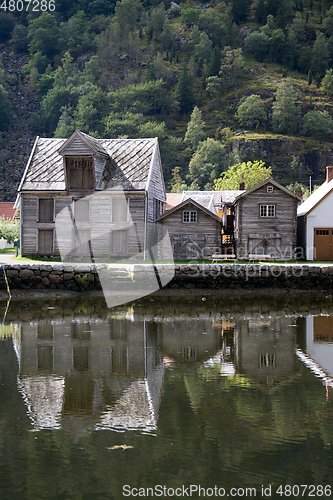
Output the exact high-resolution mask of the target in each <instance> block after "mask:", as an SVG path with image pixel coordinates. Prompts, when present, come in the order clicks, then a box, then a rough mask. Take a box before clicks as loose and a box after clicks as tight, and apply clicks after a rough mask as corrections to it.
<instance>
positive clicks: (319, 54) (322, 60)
mask: <svg viewBox="0 0 333 500" xmlns="http://www.w3.org/2000/svg"><path fill="white" fill-rule="evenodd" d="M328 64H329V52H328V48H327V42H326V40H325V35H324V34H323V33H320V32H319V31H318V32H317V37H316V41H315V43H314V44H313V49H312V59H311V69H312V71H313V73H314V75H317V74H318V75H320V76H321V77H323V76H324V75H325V71H326V70H327V68H328Z"/></svg>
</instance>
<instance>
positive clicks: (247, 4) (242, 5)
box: [231, 0, 252, 24]
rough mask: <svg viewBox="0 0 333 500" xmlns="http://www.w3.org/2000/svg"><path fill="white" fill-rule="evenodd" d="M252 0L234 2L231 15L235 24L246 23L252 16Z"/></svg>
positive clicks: (234, 0)
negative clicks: (250, 15)
mask: <svg viewBox="0 0 333 500" xmlns="http://www.w3.org/2000/svg"><path fill="white" fill-rule="evenodd" d="M251 3H252V2H251V0H232V3H231V13H232V16H233V19H234V21H235V23H237V24H238V23H241V22H243V21H245V20H246V19H247V17H248V15H249V14H250V9H251Z"/></svg>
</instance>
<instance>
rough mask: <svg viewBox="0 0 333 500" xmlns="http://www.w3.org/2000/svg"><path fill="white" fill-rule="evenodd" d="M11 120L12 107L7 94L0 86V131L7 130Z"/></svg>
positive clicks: (0, 85)
mask: <svg viewBox="0 0 333 500" xmlns="http://www.w3.org/2000/svg"><path fill="white" fill-rule="evenodd" d="M12 119H13V112H12V107H11V104H10V101H9V97H8V92H7V91H6V90H5V88H4V86H3V85H2V84H0V130H1V131H5V130H8V127H9V125H10V124H11V122H12Z"/></svg>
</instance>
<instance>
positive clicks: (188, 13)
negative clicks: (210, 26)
mask: <svg viewBox="0 0 333 500" xmlns="http://www.w3.org/2000/svg"><path fill="white" fill-rule="evenodd" d="M181 12H182V13H181V16H180V21H181V22H182V24H185V25H186V26H188V27H191V26H193V25H194V24H197V23H198V21H199V18H200V15H201V12H200V10H199V9H193V8H192V7H189V8H187V9H182V11H181Z"/></svg>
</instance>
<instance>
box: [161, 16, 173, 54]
mask: <svg viewBox="0 0 333 500" xmlns="http://www.w3.org/2000/svg"><path fill="white" fill-rule="evenodd" d="M160 38H161V42H162V50H168V49H170V48H172V46H173V31H172V29H171V26H170V24H169V23H168V21H167V20H165V21H164V24H163V31H162V33H161V36H160Z"/></svg>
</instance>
